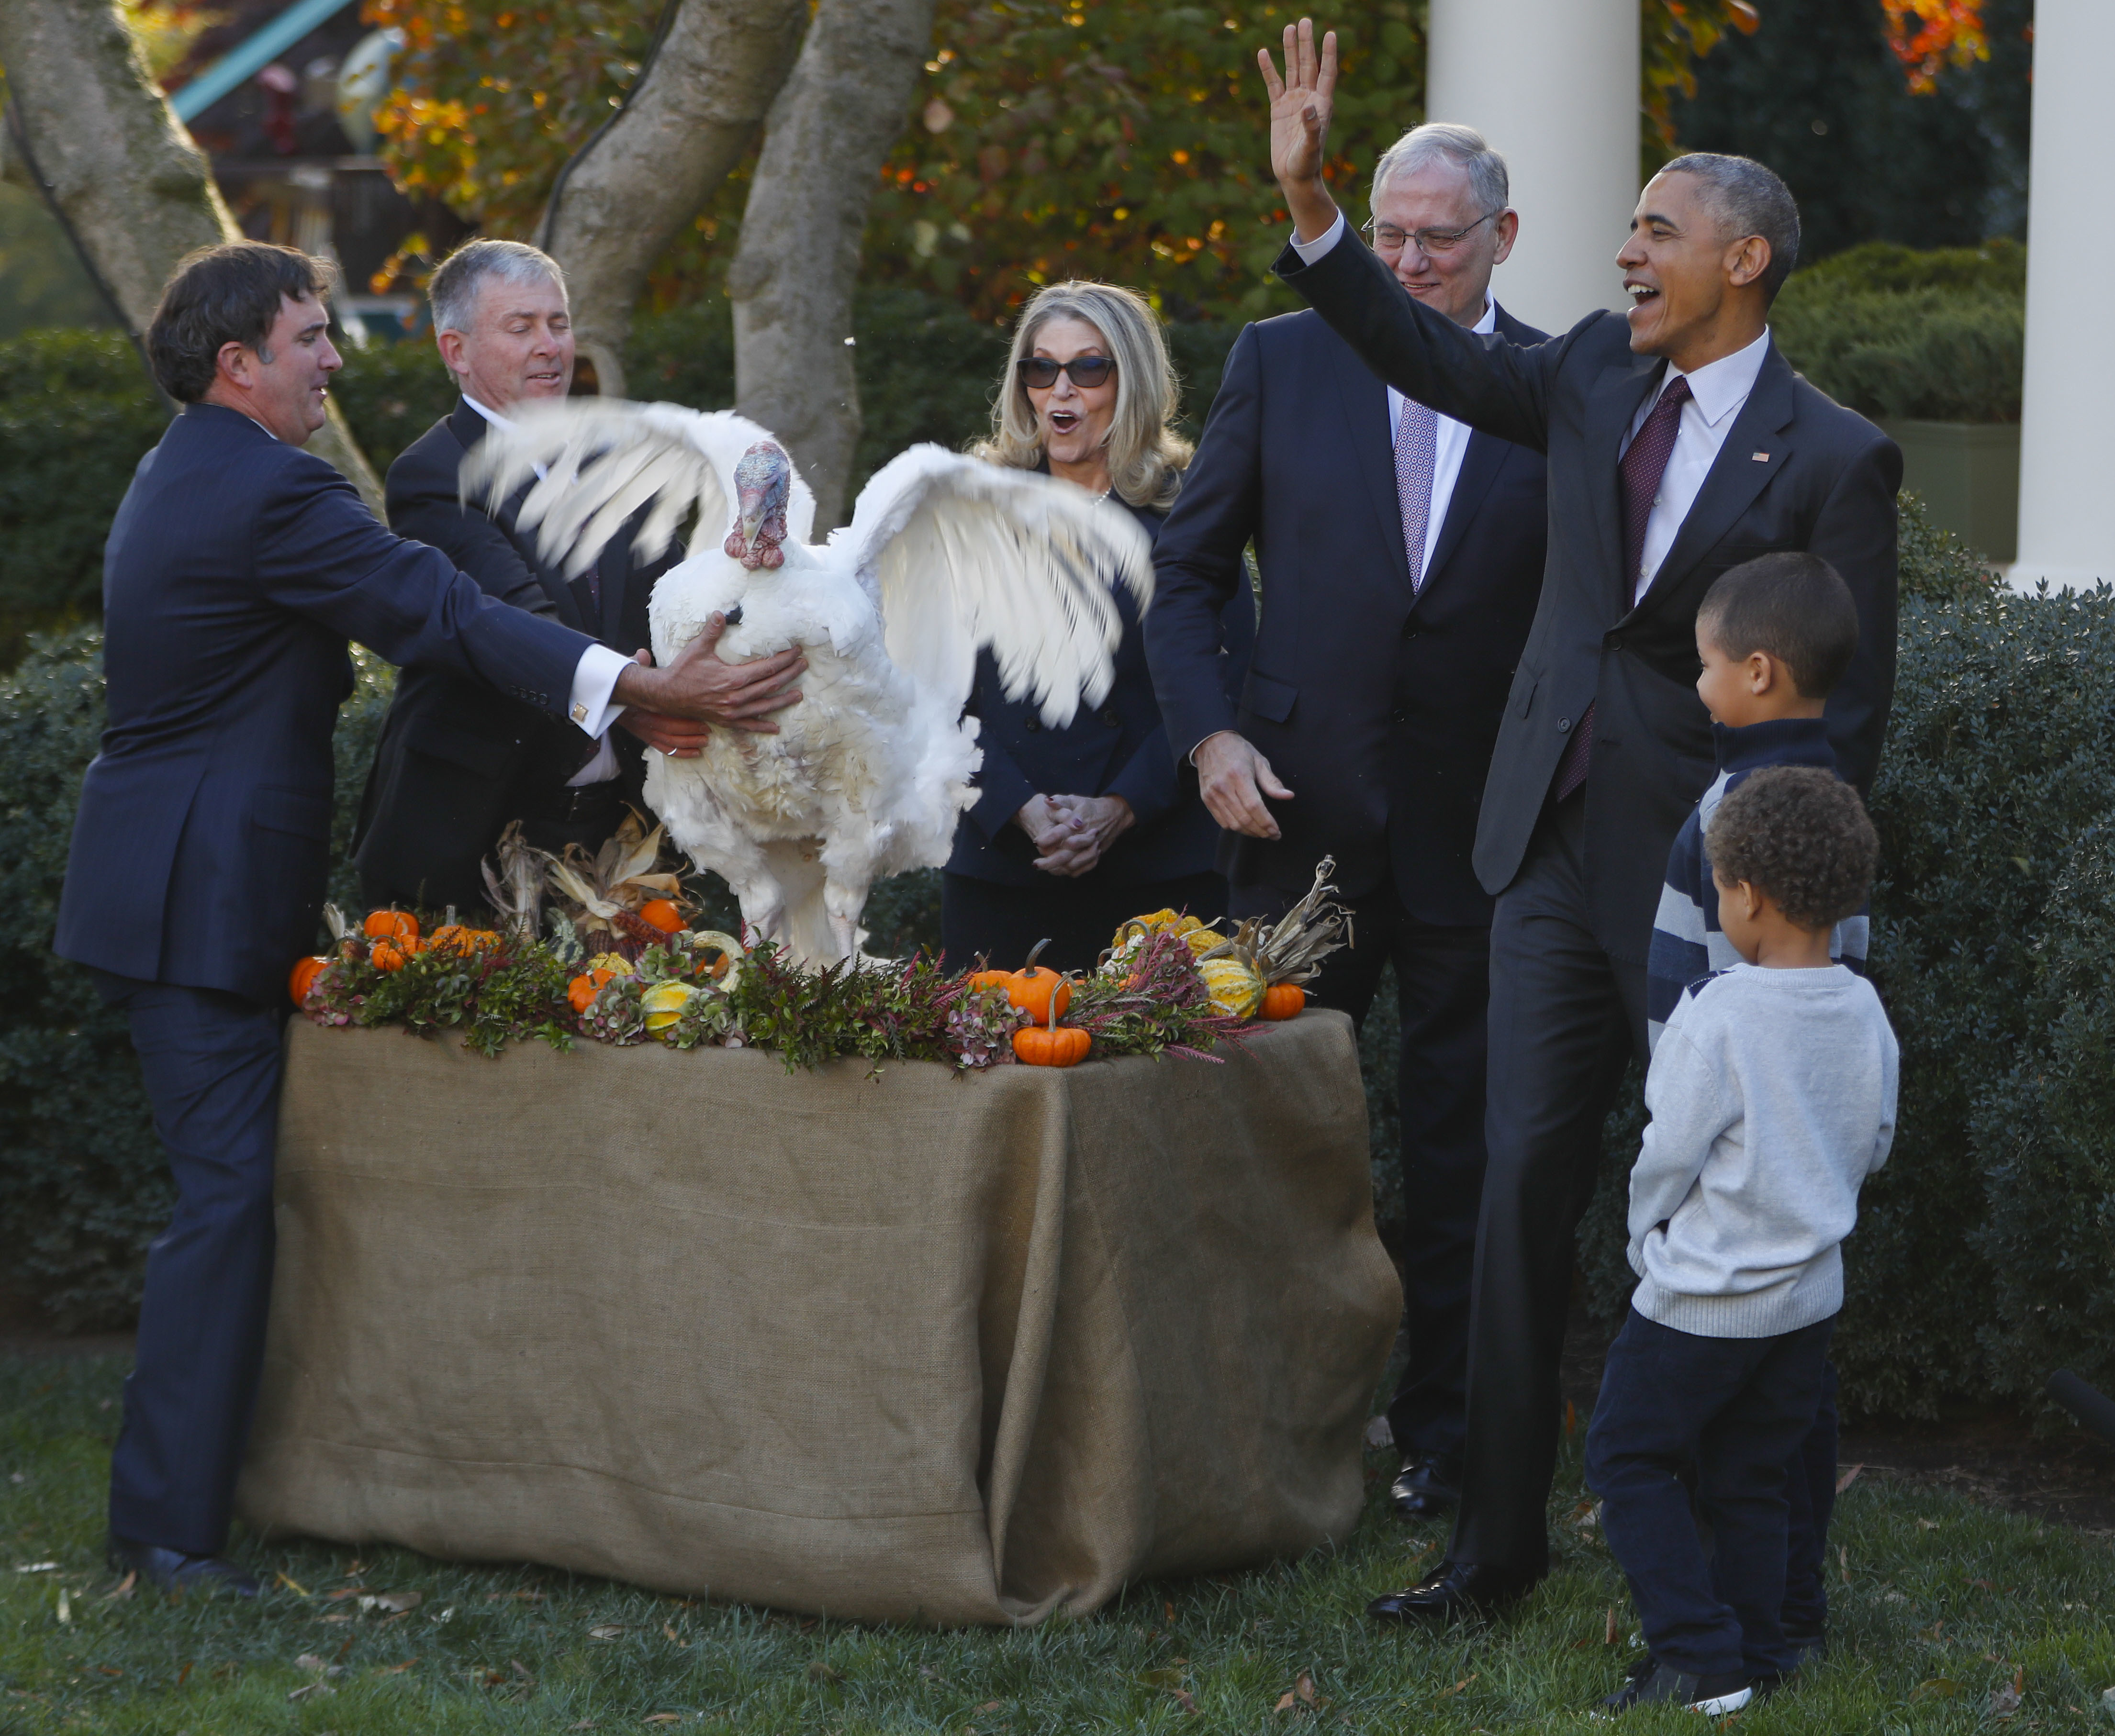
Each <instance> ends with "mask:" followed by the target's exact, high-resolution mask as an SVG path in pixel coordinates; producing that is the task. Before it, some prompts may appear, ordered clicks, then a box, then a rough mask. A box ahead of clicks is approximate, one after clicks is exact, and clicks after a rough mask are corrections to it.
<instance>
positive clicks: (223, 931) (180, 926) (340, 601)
mask: <svg viewBox="0 0 2115 1736" xmlns="http://www.w3.org/2000/svg"><path fill="white" fill-rule="evenodd" d="M103 616H104V625H103V674H104V676H105V679H106V681H107V683H108V694H109V721H108V726H107V727H106V728H105V729H104V731H103V745H102V752H100V753H98V754H97V755H96V757H95V759H94V762H93V763H91V764H90V765H89V768H88V776H87V778H86V780H85V782H84V783H83V784H82V786H81V795H80V808H79V809H78V810H77V812H76V815H75V818H74V829H73V843H72V849H71V854H69V856H68V858H67V877H66V886H65V890H64V891H63V893H62V895H61V899H60V904H59V919H58V934H57V941H56V943H55V944H56V947H57V951H58V953H59V955H61V956H62V957H63V958H68V959H72V960H76V962H78V963H80V964H89V965H94V966H96V967H97V968H99V969H103V970H107V971H112V972H115V973H117V974H118V975H120V976H126V977H134V978H140V979H142V980H145V981H149V982H161V983H181V984H184V985H186V986H188V987H195V988H212V989H223V990H226V991H228V992H232V993H234V994H238V995H244V996H248V997H249V998H250V999H251V1000H253V1001H264V1002H268V1003H276V1002H277V1001H278V1000H279V998H280V997H281V996H283V995H284V994H285V993H286V992H287V990H286V981H287V971H288V969H290V968H291V965H292V964H293V961H294V960H295V958H296V956H298V955H300V954H301V953H304V952H305V951H307V950H309V949H310V947H311V946H313V945H314V941H315V935H316V922H317V916H318V912H319V909H320V906H321V905H322V902H323V885H324V882H325V880H326V878H327V877H328V873H329V868H330V831H331V797H332V788H333V766H332V761H331V731H332V729H333V726H334V725H335V724H336V722H337V708H338V704H339V703H340V702H341V701H342V699H344V698H345V696H346V694H348V693H349V692H350V691H351V687H352V665H351V660H350V659H349V658H348V657H347V656H346V641H347V640H348V639H358V640H359V641H360V643H361V644H364V645H366V646H368V647H369V648H371V649H372V650H374V652H375V653H377V654H378V655H379V656H381V657H386V658H387V659H388V661H389V662H392V663H397V664H406V665H420V664H438V665H442V666H447V667H449V668H452V669H455V670H457V671H461V672H462V673H463V674H466V675H470V676H476V677H477V678H478V679H479V680H483V681H485V682H487V683H489V685H492V686H493V687H496V688H498V689H500V690H501V691H502V692H504V693H507V694H511V695H512V697H514V698H515V699H520V700H522V701H524V702H525V703H529V704H532V705H534V706H536V707H538V708H540V709H542V710H545V711H549V712H556V713H561V714H562V712H564V710H565V708H566V706H567V703H568V701H569V699H570V696H571V688H572V680H573V672H574V670H575V668H576V666H577V665H578V664H579V662H580V657H581V654H582V653H584V652H585V650H586V649H587V648H588V646H589V645H590V644H591V643H592V641H591V640H590V639H586V638H585V637H583V636H582V635H581V634H577V633H574V632H571V631H570V630H567V628H564V627H562V626H560V625H557V623H556V622H554V621H539V620H538V619H537V618H536V617H535V616H532V615H529V614H525V613H524V612H523V611H521V610H519V609H510V608H508V607H506V606H505V605H504V604H503V603H499V602H493V600H492V599H491V598H489V597H487V596H486V595H485V594H484V593H483V592H482V591H480V590H479V589H478V588H477V586H476V584H475V583H474V582H473V581H472V580H470V579H467V578H466V577H464V576H463V575H461V574H460V573H458V572H457V571H456V570H455V566H454V564H453V563H452V561H449V560H448V558H447V557H446V556H445V555H443V554H441V553H440V552H438V550H435V549H431V548H428V547H424V545H423V544H420V543H407V542H406V541H404V540H403V539H402V538H400V537H396V536H392V534H390V533H389V532H388V530H387V529H384V528H383V526H382V525H381V524H378V522H377V521H376V520H375V518H374V515H373V514H372V513H370V512H369V511H368V510H367V508H366V506H364V505H363V504H362V503H361V502H360V497H359V496H358V495H357V494H356V493H355V492H353V489H352V486H351V483H347V482H346V480H345V479H344V478H343V477H342V476H340V475H339V474H338V473H337V471H336V470H334V469H332V468H331V467H330V465H328V464H326V463H324V462H323V460H322V459H320V458H317V457H314V456H310V454H308V453H306V452H304V451H301V448H300V447H292V446H287V445H285V444H283V443H282V442H280V441H278V440H275V439H273V437H272V436H271V435H270V434H268V433H266V432H265V431H264V429H263V428H260V427H259V426H258V424H255V422H252V421H251V420H250V419H249V418H248V417H247V416H245V415H240V414H239V413H237V412H236V411H234V410H223V409H221V408H219V407H218V406H217V405H210V404H191V405H186V406H185V408H184V409H183V410H182V412H181V414H180V415H178V416H177V419H175V420H174V421H173V422H172V423H171V424H169V428H168V432H167V433H165V434H164V435H163V437H162V440H161V443H160V444H159V445H158V446H157V447H155V448H154V450H153V451H150V452H149V453H148V454H147V456H145V458H143V459H141V460H140V467H139V469H138V470H137V471H136V472H135V474H134V475H133V478H132V485H131V488H128V489H127V490H126V494H125V498H124V501H123V502H122V503H121V504H120V505H119V506H118V509H117V518H116V520H114V521H113V522H112V525H111V529H110V540H109V542H108V545H107V546H106V547H105V550H104V555H103Z"/></svg>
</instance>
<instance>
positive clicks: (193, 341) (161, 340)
mask: <svg viewBox="0 0 2115 1736" xmlns="http://www.w3.org/2000/svg"><path fill="white" fill-rule="evenodd" d="M336 286H337V267H336V266H334V265H333V264H332V263H331V262H330V261H329V260H328V259H314V258H311V257H310V255H309V254H305V253H303V252H301V250H299V249H298V248H293V247H281V246H278V245H275V244H274V243H273V242H270V241H223V243H222V244H221V245H219V246H218V247H201V248H200V249H199V250H198V251H197V252H195V253H193V254H186V256H185V258H184V260H183V262H182V263H181V264H180V265H178V266H177V274H176V276H174V277H172V278H170V279H169V281H168V284H167V286H166V287H165V288H164V289H163V291H162V300H161V305H159V306H158V307H157V308H156V309H154V321H153V323H151V324H150V325H149V326H148V328H147V360H148V364H149V366H151V367H152V368H153V369H154V378H156V379H157V380H158V381H159V382H161V387H162V390H163V391H164V392H167V393H168V395H169V396H171V397H172V398H174V399H175V400H176V401H177V402H178V403H179V404H195V403H197V402H198V401H199V400H200V398H202V397H204V396H205V392H206V388H207V387H209V386H210V385H212V384H213V369H214V366H215V364H216V361H217V359H218V356H219V355H220V351H221V346H223V344H247V345H248V346H250V348H251V349H253V350H255V351H256V352H257V353H258V354H259V355H261V356H263V357H264V360H266V361H269V360H271V359H272V358H271V355H270V353H269V352H268V350H266V349H265V347H264V340H265V339H266V338H268V337H270V336H271V335H272V326H273V322H274V321H275V320H277V319H278V317H279V303H280V300H281V299H282V297H291V299H293V300H296V301H298V300H301V298H302V297H303V296H304V295H313V296H314V297H315V298H316V300H319V301H320V300H323V298H324V297H325V296H326V295H329V294H330V292H331V291H332V290H333V288H335V287H336Z"/></svg>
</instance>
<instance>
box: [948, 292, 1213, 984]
mask: <svg viewBox="0 0 2115 1736" xmlns="http://www.w3.org/2000/svg"><path fill="white" fill-rule="evenodd" d="M1174 414H1175V370H1174V369H1173V368H1172V365H1171V364H1169V361H1168V349H1167V346H1166V344H1165V342H1164V341H1163V339H1162V337H1161V331H1160V323H1159V321H1158V319H1157V318H1155V317H1154V313H1153V310H1152V309H1150V308H1149V307H1148V306H1147V305H1145V302H1144V301H1143V300H1140V297H1139V296H1137V295H1135V294H1133V293H1132V292H1131V291H1129V290H1126V289H1121V288H1118V287H1117V286H1114V285H1112V284H1106V283H1087V282H1075V283H1057V284H1052V285H1050V286H1048V287H1047V288H1044V289H1043V290H1040V291H1038V292H1037V293H1036V295H1035V297H1034V298H1033V299H1032V300H1030V302H1029V304H1028V305H1027V307H1026V308H1025V309H1023V310H1022V313H1021V323H1020V324H1019V325H1018V326H1017V327H1016V328H1015V331H1014V336H1013V347H1012V353H1011V355H1009V356H1008V357H1007V371H1006V375H1005V378H1003V379H1002V381H1001V382H1000V387H999V392H998V400H997V401H996V402H995V403H994V404H993V407H992V432H991V436H990V437H989V439H987V440H984V441H983V442H980V443H979V444H978V445H977V446H976V447H974V448H973V449H972V450H973V451H975V454H976V456H979V457H980V458H984V459H987V460H989V461H990V462H992V463H993V464H1002V465H1015V466H1017V467H1018V468H1020V469H1029V470H1043V471H1047V472H1048V474H1051V475H1053V476H1056V477H1058V478H1060V479H1062V480H1064V481H1067V482H1070V483H1076V484H1077V485H1078V486H1079V487H1080V488H1085V490H1086V491H1087V492H1089V493H1090V494H1093V495H1096V496H1098V497H1102V498H1103V500H1104V501H1105V502H1106V503H1107V510H1108V511H1112V512H1129V513H1130V514H1131V515H1132V516H1133V517H1134V518H1135V519H1136V520H1138V521H1139V523H1140V524H1142V525H1143V526H1144V527H1145V531H1146V534H1148V535H1149V536H1151V535H1153V534H1155V533H1157V532H1158V529H1159V528H1160V523H1161V520H1163V518H1165V517H1166V516H1167V514H1168V507H1169V506H1171V505H1172V503H1173V502H1174V499H1175V497H1176V494H1177V491H1178V490H1179V489H1180V488H1181V481H1182V469H1183V467H1184V466H1185V465H1187V464H1188V463H1189V461H1190V450H1191V449H1190V443H1189V442H1187V441H1186V440H1184V439H1183V438H1182V437H1181V436H1180V435H1178V434H1177V433H1175V432H1174V430H1173V428H1172V427H1171V426H1170V423H1171V422H1172V419H1173V416H1174ZM1116 595H1117V608H1118V610H1119V611H1120V612H1121V613H1122V616H1123V623H1124V634H1123V639H1122V643H1121V644H1119V645H1118V646H1117V653H1116V679H1115V680H1114V683H1113V685H1112V686H1111V687H1110V689H1109V692H1108V696H1107V698H1106V699H1103V702H1102V703H1101V705H1100V706H1099V708H1096V709H1094V710H1092V711H1090V710H1087V709H1085V708H1082V709H1081V710H1080V712H1079V713H1078V714H1077V715H1076V717H1074V718H1073V720H1072V721H1071V724H1070V725H1069V726H1067V727H1066V728H1064V729H1062V730H1053V729H1049V728H1047V727H1045V726H1044V722H1043V720H1042V718H1041V717H1039V715H1038V714H1037V712H1036V711H1035V708H1034V707H1033V706H1031V705H1029V704H1027V703H1020V702H1016V701H1013V700H1010V699H1007V697H1006V695H1005V694H1004V692H1003V690H1002V689H1001V687H1000V685H999V680H998V668H997V666H995V665H994V663H993V661H992V658H991V656H990V653H988V652H987V653H984V654H983V655H982V656H981V657H980V658H979V661H978V665H977V680H976V685H975V689H974V690H973V691H972V692H971V694H970V703H969V710H970V712H972V713H973V714H974V715H975V716H976V717H978V718H980V720H981V722H982V728H981V730H980V733H979V735H978V741H979V743H980V745H981V746H982V748H983V749H984V765H983V768H982V770H981V771H980V772H979V773H978V775H977V788H978V800H977V803H976V804H975V806H974V807H972V808H970V810H969V811H968V812H967V813H965V814H963V816H962V818H961V821H960V822H959V823H958V825H957V827H956V831H955V849H954V854H953V855H952V856H951V857H950V858H949V859H948V862H947V873H946V876H945V879H944V891H943V902H942V906H941V928H942V932H943V939H944V941H945V944H946V946H947V956H948V959H949V960H950V962H952V963H953V964H957V965H961V964H968V963H969V962H970V960H971V959H973V958H974V957H975V956H976V955H978V954H980V953H982V954H984V955H986V956H988V957H989V959H990V960H991V961H992V963H993V964H995V965H999V966H1002V967H1009V968H1010V967H1012V966H1015V965H1017V964H1020V963H1021V960H1023V959H1024V958H1025V957H1026V955H1027V954H1028V952H1029V950H1030V948H1032V947H1033V946H1035V943H1036V942H1037V941H1040V940H1045V939H1047V940H1048V941H1049V945H1048V946H1046V947H1045V948H1044V951H1043V955H1042V957H1041V959H1040V960H1039V963H1042V964H1049V965H1053V966H1054V967H1055V968H1057V969H1060V970H1085V969H1090V968H1091V967H1092V966H1093V964H1094V962H1095V960H1096V958H1097V956H1098V955H1099V953H1100V952H1101V950H1102V949H1103V947H1105V946H1108V943H1109V936H1110V934H1111V932H1113V930H1114V929H1115V928H1116V927H1117V924H1118V923H1121V922H1122V920H1123V919H1124V918H1126V917H1127V916H1135V915H1138V914H1141V913H1143V912H1145V911H1149V910H1157V909H1163V908H1166V909H1177V910H1181V909H1187V910H1189V911H1191V913H1192V914H1195V915H1197V916H1200V917H1204V918H1211V917H1214V916H1218V915H1222V914H1224V913H1225V910H1226V899H1227V887H1226V882H1225V881H1224V880H1223V879H1222V878H1221V877H1220V876H1219V875H1218V873H1217V872H1216V871H1215V870H1214V868H1213V856H1214V855H1215V854H1216V853H1217V850H1218V840H1219V829H1218V826H1217V825H1216V824H1215V823H1214V822H1213V819H1212V817H1211V816H1210V815H1209V813H1206V812H1205V811H1204V804H1203V803H1202V802H1201V801H1200V799H1198V795H1197V786H1196V783H1195V780H1194V779H1191V780H1187V781H1178V780H1177V776H1176V766H1175V761H1174V757H1173V755H1172V753H1171V752H1170V751H1169V749H1168V732H1167V731H1166V729H1165V728H1164V727H1163V726H1162V723H1161V721H1160V708H1159V705H1158V702H1157V701H1156V700H1155V699H1154V693H1153V681H1152V677H1151V676H1149V674H1148V672H1147V670H1146V666H1145V634H1143V632H1141V631H1140V625H1139V619H1138V613H1137V610H1136V608H1135V605H1134V603H1133V602H1132V599H1131V593H1129V592H1128V591H1126V590H1123V589H1118V590H1117V593H1116ZM1254 641H1255V612H1254V607H1253V605H1252V604H1251V602H1250V599H1249V598H1247V597H1246V596H1245V595H1244V596H1240V597H1236V598H1235V599H1234V601H1233V602H1232V603H1230V604H1229V605H1228V607H1227V611H1226V644H1227V652H1226V653H1225V655H1224V662H1225V663H1226V665H1227V666H1226V668H1225V669H1224V670H1223V677H1224V680H1225V682H1226V685H1227V692H1228V694H1230V695H1231V694H1236V693H1237V692H1238V691H1239V690H1240V687H1241V680H1242V677H1243V676H1245V675H1246V671H1247V665H1248V657H1249V648H1250V645H1251V644H1253V643H1254Z"/></svg>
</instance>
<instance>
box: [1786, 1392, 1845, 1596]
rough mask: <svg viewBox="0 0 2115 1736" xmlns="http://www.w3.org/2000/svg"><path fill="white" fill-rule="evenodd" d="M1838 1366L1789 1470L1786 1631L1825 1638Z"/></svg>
mask: <svg viewBox="0 0 2115 1736" xmlns="http://www.w3.org/2000/svg"><path fill="white" fill-rule="evenodd" d="M1836 1431H1837V1411H1836V1365H1835V1364H1834V1363H1824V1364H1823V1365H1822V1369H1821V1403H1820V1404H1819V1407H1818V1408H1816V1409H1815V1411H1814V1427H1812V1428H1810V1429H1809V1430H1808V1431H1806V1439H1805V1440H1804V1441H1801V1442H1800V1444H1799V1448H1798V1450H1797V1451H1796V1452H1795V1453H1794V1454H1792V1463H1790V1464H1788V1465H1787V1466H1786V1467H1785V1500H1786V1504H1787V1509H1788V1511H1787V1514H1786V1521H1785V1523H1786V1531H1785V1596H1784V1629H1785V1632H1786V1633H1788V1634H1790V1635H1792V1636H1793V1637H1794V1638H1807V1637H1811V1636H1814V1635H1816V1634H1819V1633H1820V1632H1821V1631H1822V1629H1823V1628H1824V1627H1825V1626H1826V1625H1827V1624H1828V1521H1829V1519H1830V1518H1831V1517H1832V1516H1833V1514H1834V1513H1835V1511H1836Z"/></svg>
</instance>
